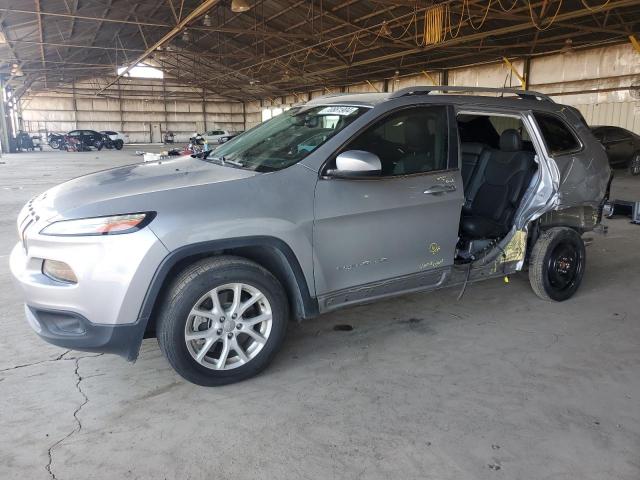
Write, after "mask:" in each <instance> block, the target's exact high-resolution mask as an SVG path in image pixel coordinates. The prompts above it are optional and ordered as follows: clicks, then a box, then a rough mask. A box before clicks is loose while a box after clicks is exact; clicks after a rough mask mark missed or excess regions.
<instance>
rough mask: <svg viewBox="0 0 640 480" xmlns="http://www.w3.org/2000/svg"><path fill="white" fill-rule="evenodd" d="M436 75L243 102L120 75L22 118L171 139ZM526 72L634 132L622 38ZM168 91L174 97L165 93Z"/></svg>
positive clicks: (510, 83) (492, 68) (509, 81)
mask: <svg viewBox="0 0 640 480" xmlns="http://www.w3.org/2000/svg"><path fill="white" fill-rule="evenodd" d="M512 64H513V66H514V67H515V68H516V69H517V70H518V72H520V73H521V74H522V73H523V70H524V61H523V60H512ZM425 68H427V66H426V65H425ZM442 77H443V75H442V73H440V72H429V73H425V72H422V73H417V74H411V75H403V76H400V77H398V78H391V79H388V80H387V81H376V82H372V83H368V82H365V83H360V84H356V85H349V86H345V87H342V88H340V87H332V88H325V89H323V90H316V91H312V92H308V93H306V92H305V93H294V94H291V95H287V96H283V97H275V98H265V99H263V100H261V101H252V102H245V103H244V105H243V104H242V103H241V102H233V101H231V100H227V99H223V98H218V97H214V96H210V95H204V96H203V92H202V90H199V89H196V88H193V87H189V86H184V85H178V84H176V83H175V82H173V83H170V82H168V81H166V82H165V85H164V86H163V84H162V82H161V81H155V82H154V81H150V80H144V83H141V82H140V81H136V80H125V83H124V84H123V85H121V91H120V95H121V98H120V99H119V98H78V95H76V98H75V100H74V98H73V97H74V96H73V94H72V93H69V92H65V93H63V94H60V95H56V96H53V95H51V94H47V95H42V94H40V95H37V96H33V97H29V98H26V99H25V100H24V101H23V118H24V120H25V124H26V125H28V128H30V129H31V130H32V131H33V130H37V129H38V128H48V130H50V131H68V130H71V129H74V128H92V129H96V130H97V129H101V130H106V129H113V130H124V131H125V132H127V133H129V135H130V136H131V141H136V142H147V141H149V140H150V139H151V124H152V123H160V124H161V128H162V130H163V131H165V130H170V131H173V132H174V133H176V134H177V136H178V140H179V141H184V140H187V139H188V137H189V136H190V135H191V134H192V133H193V132H194V131H204V130H205V127H206V129H208V130H211V129H214V128H222V129H226V130H244V129H248V128H251V127H253V126H255V125H257V124H258V123H260V122H261V121H262V120H263V119H265V118H270V117H271V115H273V114H275V113H279V112H280V111H282V110H285V109H286V108H288V107H291V106H292V105H295V104H299V103H303V102H305V101H306V100H307V99H310V98H317V97H319V96H321V95H326V94H329V93H340V92H351V93H358V92H375V91H385V89H386V90H388V91H395V90H398V89H400V88H405V87H410V86H417V85H433V84H434V81H435V83H440V82H441V81H442ZM529 77H530V78H529V85H528V88H530V89H532V90H539V91H541V92H543V93H547V94H550V95H551V96H552V97H553V98H554V99H555V100H556V101H557V102H559V103H564V104H567V105H573V106H575V107H577V108H579V109H580V110H581V111H582V113H583V115H584V116H585V118H586V119H587V121H588V122H589V123H591V124H593V125H602V124H606V125H619V126H622V127H624V128H628V129H629V130H632V131H634V132H636V133H640V100H637V99H634V98H631V96H630V94H629V86H630V85H632V84H638V83H640V54H638V52H636V51H635V50H634V49H633V47H632V46H631V45H630V44H625V45H616V46H609V47H602V48H595V49H590V50H581V51H574V52H570V53H568V54H557V55H550V56H545V57H536V58H533V59H531V61H530V66H529ZM102 82H104V80H103V81H102ZM448 82H449V84H450V85H464V86H486V87H504V86H506V87H515V88H518V87H519V86H520V82H519V80H518V77H517V76H516V75H514V73H513V72H512V71H511V69H510V68H509V67H508V66H507V65H506V64H505V63H493V64H487V65H480V66H474V67H465V68H458V69H453V70H450V71H449V72H448ZM99 84H100V82H99V81H98V80H94V81H86V82H83V83H77V84H75V85H74V88H75V90H76V93H78V92H84V91H87V90H88V91H91V92H95V91H96V87H97V86H99ZM148 85H150V86H148ZM172 95H173V96H179V97H180V98H171V96H172ZM203 97H204V100H203ZM163 98H164V99H165V100H164V101H163Z"/></svg>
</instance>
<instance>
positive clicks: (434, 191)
mask: <svg viewBox="0 0 640 480" xmlns="http://www.w3.org/2000/svg"><path fill="white" fill-rule="evenodd" d="M455 189H456V186H455V185H453V184H447V185H442V184H438V185H432V186H430V187H429V188H427V189H426V190H425V191H424V192H422V193H426V194H427V195H438V194H440V193H445V192H453V191H455Z"/></svg>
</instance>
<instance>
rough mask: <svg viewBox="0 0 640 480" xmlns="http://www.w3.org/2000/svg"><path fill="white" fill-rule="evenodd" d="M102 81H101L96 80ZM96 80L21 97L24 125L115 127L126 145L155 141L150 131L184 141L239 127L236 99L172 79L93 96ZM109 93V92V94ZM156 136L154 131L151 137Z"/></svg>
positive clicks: (136, 82) (133, 83)
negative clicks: (125, 135)
mask: <svg viewBox="0 0 640 480" xmlns="http://www.w3.org/2000/svg"><path fill="white" fill-rule="evenodd" d="M102 83H104V81H102ZM99 86H100V81H97V80H87V81H83V82H76V83H74V84H72V85H69V86H68V87H66V88H61V89H60V90H58V91H56V92H55V93H52V92H47V93H38V94H34V95H31V96H26V97H24V98H23V99H22V118H23V123H24V126H25V129H26V130H28V131H31V132H36V131H48V132H68V131H70V130H74V129H82V128H86V129H91V130H117V131H121V132H124V133H126V134H128V135H129V141H130V142H132V143H146V142H152V141H156V140H160V139H159V138H154V134H153V131H154V127H155V131H156V132H157V131H160V132H162V133H164V132H167V131H170V132H173V133H174V134H175V136H176V141H178V142H186V141H188V139H189V137H190V136H192V135H193V133H194V132H204V131H206V130H217V129H224V130H229V131H241V130H244V129H245V124H244V109H243V107H244V105H243V103H242V102H236V101H232V100H229V99H226V98H222V97H217V96H215V95H211V94H207V93H205V92H203V91H202V90H201V89H196V88H193V87H190V86H185V85H180V84H177V83H175V82H169V81H165V82H164V83H163V82H162V81H161V80H151V79H125V80H123V81H122V83H121V85H120V88H119V90H118V92H117V93H116V95H115V97H113V96H111V97H108V98H103V97H100V98H96V97H94V96H93V93H94V92H96V91H97V90H98V87H99ZM112 95H113V94H112ZM156 137H157V135H156Z"/></svg>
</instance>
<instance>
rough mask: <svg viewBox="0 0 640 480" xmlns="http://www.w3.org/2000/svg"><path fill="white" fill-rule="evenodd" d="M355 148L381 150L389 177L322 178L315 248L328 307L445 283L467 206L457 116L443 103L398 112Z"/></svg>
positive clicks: (359, 139)
mask: <svg viewBox="0 0 640 480" xmlns="http://www.w3.org/2000/svg"><path fill="white" fill-rule="evenodd" d="M347 150H366V151H368V152H371V153H375V154H376V155H377V156H378V157H379V158H380V160H381V163H382V174H381V176H380V177H379V178H375V179H336V178H322V179H321V180H319V181H318V184H317V187H316V198H315V223H314V231H313V232H314V233H313V245H314V253H315V256H314V260H315V278H316V291H317V294H318V295H319V296H320V297H321V308H322V309H328V308H331V307H332V306H337V305H336V303H351V302H353V301H358V300H359V298H358V296H360V297H364V296H368V297H373V296H383V295H386V294H391V293H394V292H395V291H404V290H411V289H414V288H425V287H426V288H428V287H429V286H431V285H437V284H439V283H440V282H441V281H442V280H443V278H444V277H443V275H444V274H446V273H447V272H448V271H449V270H450V269H451V267H452V265H453V260H454V254H455V247H456V242H457V238H458V225H459V222H460V212H461V208H462V204H463V203H464V192H463V188H462V179H461V176H460V171H459V169H458V153H457V152H458V149H457V134H456V133H455V127H454V126H453V125H452V113H451V112H450V111H449V109H448V108H447V107H443V106H426V107H410V108H405V109H402V110H398V111H396V112H394V113H391V114H389V115H387V116H386V117H385V118H383V119H382V120H380V121H378V122H377V123H375V124H374V125H373V126H371V127H368V128H367V129H365V130H364V131H363V132H361V133H359V134H358V135H357V136H356V137H355V138H354V139H353V140H352V141H350V142H349V144H348V145H347V146H346V147H344V148H343V149H342V151H347ZM358 291H359V292H360V293H357V292H358ZM336 292H338V293H339V294H338V295H337V296H336V295H335V294H336ZM345 292H347V293H346V294H345ZM363 292H364V293H363ZM323 296H324V297H336V298H333V299H332V298H329V299H327V298H324V299H323V298H322V297H323ZM362 299H364V298H360V300H362ZM323 302H324V304H322V303H323ZM332 302H333V303H334V304H333V305H332Z"/></svg>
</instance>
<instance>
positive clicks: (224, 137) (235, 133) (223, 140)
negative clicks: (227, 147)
mask: <svg viewBox="0 0 640 480" xmlns="http://www.w3.org/2000/svg"><path fill="white" fill-rule="evenodd" d="M241 133H242V132H232V133H230V134H229V135H225V136H223V137H220V138H218V143H226V142H228V141H229V140H231V139H232V138H235V137H237V136H238V135H240V134H241Z"/></svg>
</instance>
